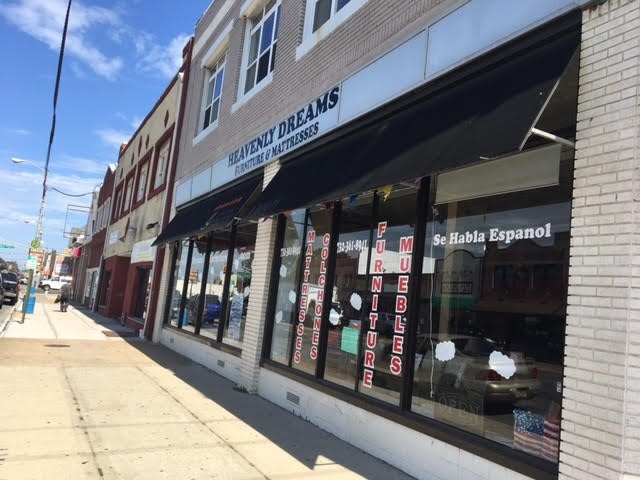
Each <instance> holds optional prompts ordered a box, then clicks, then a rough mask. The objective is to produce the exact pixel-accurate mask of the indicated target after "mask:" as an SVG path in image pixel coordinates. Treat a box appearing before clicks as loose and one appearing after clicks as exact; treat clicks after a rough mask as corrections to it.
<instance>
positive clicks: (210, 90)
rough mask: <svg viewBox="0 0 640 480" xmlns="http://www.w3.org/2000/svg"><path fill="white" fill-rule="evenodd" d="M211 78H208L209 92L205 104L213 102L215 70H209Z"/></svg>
mask: <svg viewBox="0 0 640 480" xmlns="http://www.w3.org/2000/svg"><path fill="white" fill-rule="evenodd" d="M208 75H209V79H208V80H207V92H206V97H205V105H209V104H211V100H212V99H213V87H214V83H215V76H214V74H213V72H209V73H208Z"/></svg>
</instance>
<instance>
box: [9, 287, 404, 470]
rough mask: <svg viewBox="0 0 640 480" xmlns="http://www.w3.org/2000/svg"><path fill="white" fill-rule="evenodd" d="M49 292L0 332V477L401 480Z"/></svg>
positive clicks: (333, 440)
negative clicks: (61, 303) (61, 305)
mask: <svg viewBox="0 0 640 480" xmlns="http://www.w3.org/2000/svg"><path fill="white" fill-rule="evenodd" d="M43 297H44V298H43ZM53 298H54V297H53V296H52V295H50V296H49V297H45V296H44V295H38V298H37V300H36V306H35V310H34V313H33V314H31V315H29V314H27V315H26V318H25V322H24V323H19V322H20V320H21V316H22V315H21V313H20V312H19V311H16V312H14V314H13V315H12V318H11V319H10V320H9V321H8V322H6V324H5V325H2V327H1V328H0V331H1V332H2V334H1V337H2V338H0V375H1V376H2V377H1V378H2V381H1V382H0V480H21V479H47V480H49V479H71V480H75V479H122V480H134V479H135V480H147V479H149V480H151V479H153V480H156V479H171V480H174V479H195V480H199V479H207V480H208V479H231V480H235V479H240V480H250V479H270V480H298V479H327V480H328V479H332V480H333V479H338V480H340V479H363V478H364V479H385V480H386V479H389V480H394V479H399V480H400V479H402V480H405V479H409V478H410V477H408V476H407V475H405V474H403V473H402V472H399V471H398V470H396V469H394V468H392V467H390V466H389V465H387V464H385V463H383V462H381V461H379V460H378V459H376V458H374V457H372V456H370V455H368V454H366V453H364V452H362V451H360V450H358V449H357V448H355V447H353V446H351V445H349V444H348V443H345V442H343V441H341V440H339V439H337V438H335V437H334V436H332V435H330V434H328V433H326V432H324V431H322V430H320V429H318V428H316V427H314V426H313V425H311V424H310V423H308V422H306V421H304V420H302V419H300V418H298V417H295V416H293V415H291V414H290V413H288V412H286V411H285V410H282V409H281V408H280V407H277V406H275V405H273V404H271V403H269V402H267V401H265V400H263V399H261V398H260V397H258V396H256V395H249V394H247V393H243V392H241V391H238V389H236V388H234V385H233V384H232V383H231V382H229V381H227V380H225V379H224V378H222V377H220V376H219V375H217V374H215V373H213V372H211V371H210V370H207V369H206V368H204V367H202V366H201V365H199V364H197V363H194V362H192V361H190V360H188V359H187V358H185V357H182V356H180V355H178V354H176V353H175V352H173V351H171V350H169V349H167V348H165V347H163V346H161V345H156V344H152V343H150V342H147V341H145V340H143V339H140V338H139V337H132V336H129V335H132V331H131V330H129V329H127V328H125V327H122V326H121V325H120V324H119V323H118V322H116V321H115V320H112V319H106V318H104V317H101V316H99V315H96V314H95V313H93V312H89V311H87V310H84V309H81V308H77V307H74V306H71V307H69V310H68V311H67V312H66V313H62V312H59V309H58V306H57V305H55V304H54V303H53ZM105 332H111V333H105Z"/></svg>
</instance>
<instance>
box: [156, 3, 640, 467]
mask: <svg viewBox="0 0 640 480" xmlns="http://www.w3.org/2000/svg"><path fill="white" fill-rule="evenodd" d="M639 11H640V5H639V3H638V2H637V1H627V2H625V1H608V2H587V1H584V2H581V1H569V0H567V1H557V2H539V1H522V2H502V1H496V2H486V1H482V0H471V1H468V2H457V1H450V2H417V3H416V2H391V3H389V4H388V3H384V5H381V4H380V3H376V2H370V1H367V0H351V1H345V2H341V1H331V2H324V1H317V2H311V1H308V2H306V3H305V2H294V1H288V0H281V1H275V0H270V1H266V2H263V1H258V0H256V1H247V2H238V1H235V2H234V1H226V2H224V1H221V2H215V3H213V4H212V5H211V6H210V7H209V10H208V11H207V12H206V13H205V15H204V16H203V18H202V19H201V21H200V22H199V24H198V25H197V27H196V35H195V40H194V46H193V57H192V58H193V60H192V64H191V70H190V76H189V89H188V92H189V94H188V97H187V102H186V109H185V117H184V124H183V128H182V134H181V135H180V139H179V151H180V154H179V157H178V162H177V175H176V181H177V185H176V188H175V206H176V214H175V216H174V217H173V219H172V220H171V222H169V224H168V225H167V226H166V228H164V229H163V230H162V232H161V233H160V235H159V236H158V238H156V240H155V242H154V244H156V245H160V246H161V247H160V248H165V249H166V250H167V251H168V252H169V253H170V254H169V255H166V256H165V263H164V267H165V268H164V270H163V276H162V281H161V283H160V288H159V296H158V298H159V299H160V303H159V304H158V310H159V313H160V314H161V315H162V318H163V321H162V322H159V321H158V322H156V325H155V330H154V339H155V340H158V341H160V342H162V343H163V344H165V345H167V346H169V347H170V348H172V349H175V350H177V351H179V352H180V353H183V354H185V355H187V356H189V357H190V358H192V359H194V360H196V361H198V362H200V363H202V364H204V365H206V366H207V367H209V368H211V369H213V370H215V371H216V372H218V373H220V374H222V375H224V376H225V377H227V378H229V379H231V380H233V381H234V382H236V383H237V384H238V385H239V386H241V387H242V388H246V389H247V390H248V391H250V392H253V393H257V394H259V395H261V396H263V397H265V398H267V399H269V400H270V401H272V402H274V403H276V404H278V405H281V406H282V407H283V408H286V409H287V410H290V411H292V412H293V413H294V414H296V415H300V416H302V417H304V418H307V419H308V420H309V421H311V422H313V423H315V424H317V425H319V426H321V427H322V428H324V429H326V430H328V431H330V432H332V433H334V434H335V435H337V436H339V437H340V438H343V439H345V440H347V441H349V442H351V443H353V444H354V445H357V446H358V447H360V448H362V449H364V450H365V451H368V452H370V453H371V454H372V455H375V456H377V457H379V458H381V459H383V460H385V461H387V462H389V463H391V464H393V465H395V466H397V467H398V468H400V469H402V470H404V471H406V472H408V473H409V474H411V475H413V476H415V477H417V478H442V479H449V478H486V479H495V478H542V479H545V478H549V479H551V478H566V479H569V478H572V479H583V478H625V475H627V477H626V478H632V475H633V474H637V473H638V462H636V460H634V459H636V458H638V457H637V455H638V447H637V445H636V442H635V441H634V440H633V439H634V438H636V437H635V434H636V433H637V431H638V430H637V424H638V422H637V420H636V415H635V414H634V413H633V412H635V411H636V409H637V402H636V400H635V396H636V394H635V390H634V387H633V386H632V385H631V384H630V383H629V380H630V379H632V378H633V377H634V373H637V372H635V367H634V365H635V364H636V363H637V362H635V360H636V356H637V352H636V351H635V350H637V348H636V347H634V345H635V344H634V339H635V337H634V320H633V318H635V317H634V315H633V313H634V308H635V304H634V301H633V299H634V298H635V296H634V287H633V281H632V279H633V271H634V270H633V265H634V261H633V258H634V257H633V245H634V238H635V237H634V232H635V230H636V227H635V224H636V222H635V220H636V219H635V216H634V208H633V199H634V196H633V191H634V185H635V183H634V182H635V176H637V172H636V171H635V165H636V164H637V158H638V150H637V141H636V140H637V137H638V128H637V125H638V118H640V117H638V111H637V106H636V104H637V84H638V74H637V72H638V66H639V62H638V60H639V58H638V55H639V52H638V50H637V47H634V45H637V39H638V34H637V30H638V29H637V27H638V22H639V21H640V13H639ZM498 19H499V21H498ZM378 25H380V26H378ZM276 47H277V48H276ZM276 50H277V54H276ZM603 406H605V408H603Z"/></svg>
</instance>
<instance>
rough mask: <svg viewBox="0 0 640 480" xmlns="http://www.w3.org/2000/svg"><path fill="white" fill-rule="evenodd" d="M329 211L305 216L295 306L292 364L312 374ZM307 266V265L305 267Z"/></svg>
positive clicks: (324, 277)
mask: <svg viewBox="0 0 640 480" xmlns="http://www.w3.org/2000/svg"><path fill="white" fill-rule="evenodd" d="M331 216H332V211H331V210H326V209H321V210H315V211H312V212H311V213H310V214H309V215H308V217H307V234H306V238H305V243H304V258H303V262H304V263H303V265H305V267H304V272H303V279H302V285H301V287H300V289H299V291H300V302H299V306H298V316H297V319H298V323H297V325H296V339H295V344H294V352H293V363H292V366H293V368H295V369H298V370H302V371H304V372H307V373H310V374H312V375H313V374H315V370H316V362H317V359H318V345H319V342H320V322H321V318H322V302H323V300H324V296H325V290H324V285H325V284H326V283H327V282H326V267H327V263H326V260H327V258H328V253H329V243H330V241H331ZM307 265H308V267H307Z"/></svg>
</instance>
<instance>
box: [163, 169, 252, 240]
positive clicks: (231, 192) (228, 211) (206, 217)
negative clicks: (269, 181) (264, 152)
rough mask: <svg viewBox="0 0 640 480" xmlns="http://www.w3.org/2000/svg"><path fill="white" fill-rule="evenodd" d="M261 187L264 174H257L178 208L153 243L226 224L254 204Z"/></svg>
mask: <svg viewBox="0 0 640 480" xmlns="http://www.w3.org/2000/svg"><path fill="white" fill-rule="evenodd" d="M261 187H262V175H257V176H254V177H252V178H250V179H248V180H245V181H243V182H241V183H238V184H236V185H234V186H232V187H229V188H227V189H225V190H222V191H220V192H218V193H214V194H213V195H210V196H208V197H206V198H204V199H202V200H199V201H197V202H196V203H194V204H192V205H189V206H188V207H185V208H183V209H181V210H178V212H177V213H176V215H175V216H174V217H173V219H172V220H171V221H170V222H169V225H167V227H166V228H165V229H164V230H163V231H162V233H160V235H158V238H156V239H155V241H154V242H153V245H159V244H161V243H167V242H171V241H174V240H179V239H182V238H186V237H192V236H195V235H201V234H203V233H207V232H210V231H212V230H218V229H222V228H225V227H227V226H228V225H229V224H230V223H231V222H232V221H233V219H234V218H236V217H240V216H241V215H242V213H243V212H244V211H246V209H247V208H249V207H250V206H251V203H252V200H254V199H255V197H256V193H257V192H258V191H260V190H261V189H262V188H261Z"/></svg>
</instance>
